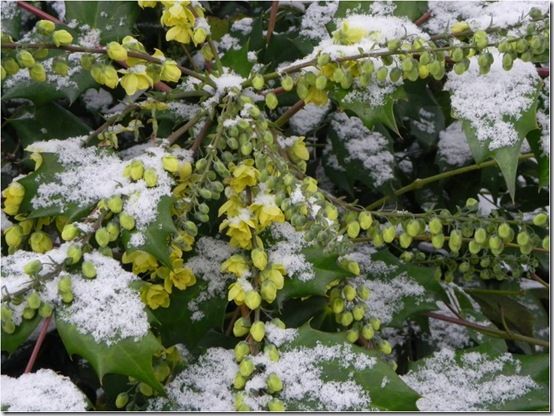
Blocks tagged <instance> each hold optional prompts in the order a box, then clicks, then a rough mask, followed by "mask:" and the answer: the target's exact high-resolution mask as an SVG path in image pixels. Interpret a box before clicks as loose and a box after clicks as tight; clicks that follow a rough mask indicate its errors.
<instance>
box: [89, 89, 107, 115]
mask: <svg viewBox="0 0 554 416" xmlns="http://www.w3.org/2000/svg"><path fill="white" fill-rule="evenodd" d="M112 100H113V99H112V95H111V94H110V93H109V92H108V91H106V90H105V89H103V88H99V89H98V90H95V89H94V88H89V89H88V90H86V91H85V93H84V94H83V102H84V103H85V106H86V107H87V109H88V110H92V111H102V112H105V111H107V110H108V106H109V105H110V104H111V103H112Z"/></svg>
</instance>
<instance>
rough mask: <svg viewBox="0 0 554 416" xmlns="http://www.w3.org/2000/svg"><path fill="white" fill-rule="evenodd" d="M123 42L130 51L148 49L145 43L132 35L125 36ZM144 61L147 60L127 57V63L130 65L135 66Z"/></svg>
mask: <svg viewBox="0 0 554 416" xmlns="http://www.w3.org/2000/svg"><path fill="white" fill-rule="evenodd" d="M121 44H122V45H123V47H124V48H125V49H127V50H128V51H130V52H133V51H134V52H140V53H146V49H145V48H144V45H143V44H142V43H140V42H139V41H138V40H136V39H135V38H134V37H132V36H130V35H127V36H125V37H124V38H123V40H122V41H121ZM144 62H145V60H144V59H141V58H133V57H129V58H127V64H128V65H129V66H134V65H137V64H139V63H144Z"/></svg>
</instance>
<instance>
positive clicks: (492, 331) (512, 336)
mask: <svg viewBox="0 0 554 416" xmlns="http://www.w3.org/2000/svg"><path fill="white" fill-rule="evenodd" d="M425 315H427V316H428V317H429V318H433V319H438V320H439V321H445V322H451V323H453V324H456V325H461V326H465V327H467V328H471V329H475V330H476V331H478V332H482V333H484V334H486V335H490V336H494V337H497V338H503V339H509V340H512V341H522V342H527V343H529V344H534V345H540V346H542V347H546V348H550V343H549V342H548V341H544V340H542V339H538V338H532V337H527V336H525V335H521V334H516V333H513V332H510V333H507V332H506V331H501V330H499V329H495V328H488V327H486V326H483V325H479V324H476V323H473V322H469V321H466V320H463V319H458V318H454V317H451V316H444V315H440V314H438V313H435V312H426V313H425Z"/></svg>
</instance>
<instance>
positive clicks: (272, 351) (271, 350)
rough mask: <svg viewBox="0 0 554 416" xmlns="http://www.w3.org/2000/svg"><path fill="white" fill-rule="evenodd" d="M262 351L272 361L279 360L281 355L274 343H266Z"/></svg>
mask: <svg viewBox="0 0 554 416" xmlns="http://www.w3.org/2000/svg"><path fill="white" fill-rule="evenodd" d="M264 353H265V354H266V355H267V356H268V357H269V359H270V360H271V361H273V362H277V361H279V358H280V357H281V354H279V350H277V347H276V346H275V345H272V344H266V346H265V348H264Z"/></svg>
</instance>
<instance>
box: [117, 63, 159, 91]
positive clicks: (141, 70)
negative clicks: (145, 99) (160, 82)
mask: <svg viewBox="0 0 554 416" xmlns="http://www.w3.org/2000/svg"><path fill="white" fill-rule="evenodd" d="M120 72H122V73H124V74H125V75H124V76H123V78H121V86H122V87H123V88H124V89H125V92H126V93H127V95H133V94H134V93H135V92H137V91H139V90H146V89H148V87H152V86H153V85H154V81H153V80H152V78H150V76H148V74H147V73H146V68H145V67H144V66H143V65H137V66H135V67H132V68H130V69H128V70H125V69H120Z"/></svg>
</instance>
